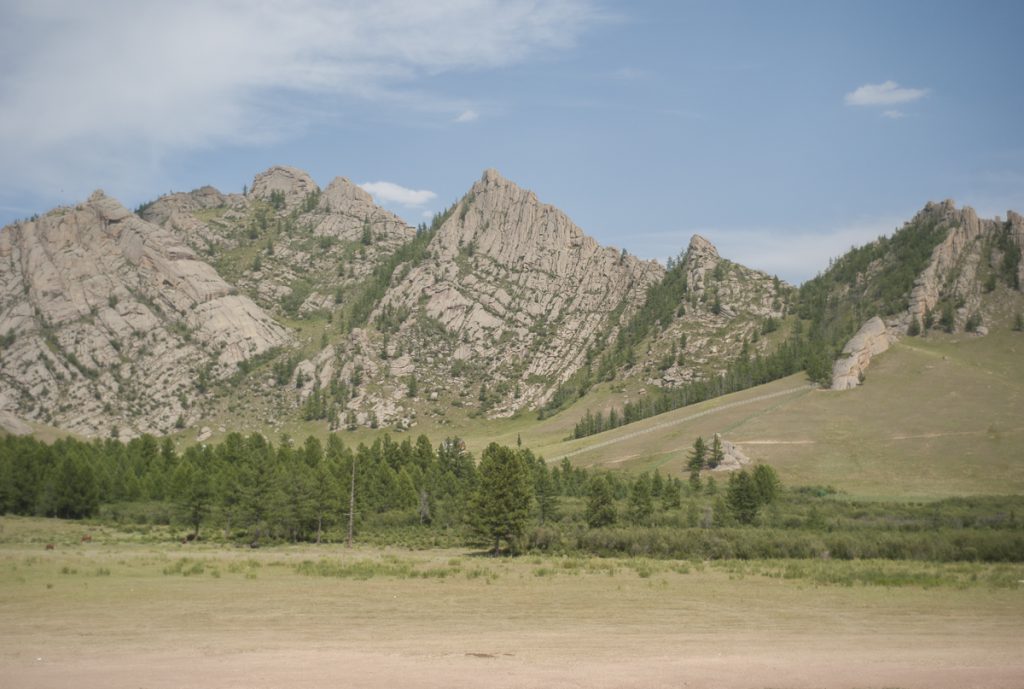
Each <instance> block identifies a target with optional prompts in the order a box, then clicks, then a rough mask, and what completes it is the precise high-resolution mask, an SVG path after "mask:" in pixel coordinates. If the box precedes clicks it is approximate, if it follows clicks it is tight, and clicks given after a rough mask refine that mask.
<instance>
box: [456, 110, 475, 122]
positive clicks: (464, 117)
mask: <svg viewBox="0 0 1024 689" xmlns="http://www.w3.org/2000/svg"><path fill="white" fill-rule="evenodd" d="M478 119H480V113H478V112H477V111H476V110H463V111H462V112H460V113H459V114H458V115H457V116H456V117H455V119H454V120H452V121H453V122H458V123H459V124H463V123H466V122H475V121H476V120H478Z"/></svg>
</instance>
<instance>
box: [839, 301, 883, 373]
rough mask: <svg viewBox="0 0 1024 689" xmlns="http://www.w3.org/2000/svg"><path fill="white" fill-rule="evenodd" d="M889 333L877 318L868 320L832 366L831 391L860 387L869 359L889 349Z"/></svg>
mask: <svg viewBox="0 0 1024 689" xmlns="http://www.w3.org/2000/svg"><path fill="white" fill-rule="evenodd" d="M889 344H890V339H889V332H888V330H887V329H886V327H885V323H884V322H882V319H881V318H879V317H878V316H875V317H874V318H871V319H869V320H868V321H867V322H866V323H864V325H862V326H861V327H860V330H858V331H857V334H856V335H854V336H853V337H852V338H850V341H849V342H847V343H846V346H845V347H843V352H842V354H841V355H840V356H839V358H838V359H836V361H835V363H834V364H833V365H832V389H833V390H849V389H851V388H855V387H857V386H858V385H860V381H861V377H862V376H863V375H864V371H866V370H867V368H868V366H869V365H870V363H871V357H873V356H875V355H877V354H881V353H882V352H884V351H885V350H887V349H889Z"/></svg>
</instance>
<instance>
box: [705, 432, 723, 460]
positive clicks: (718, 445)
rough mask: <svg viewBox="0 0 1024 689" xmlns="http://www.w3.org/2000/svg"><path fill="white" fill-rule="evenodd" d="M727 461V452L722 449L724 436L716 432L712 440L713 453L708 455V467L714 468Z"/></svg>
mask: <svg viewBox="0 0 1024 689" xmlns="http://www.w3.org/2000/svg"><path fill="white" fill-rule="evenodd" d="M724 461H725V452H724V451H723V450H722V436H720V435H718V434H717V433H715V437H714V439H713V440H712V441H711V454H710V456H709V457H708V468H709V469H714V468H715V467H717V466H718V465H719V464H721V463H722V462H724Z"/></svg>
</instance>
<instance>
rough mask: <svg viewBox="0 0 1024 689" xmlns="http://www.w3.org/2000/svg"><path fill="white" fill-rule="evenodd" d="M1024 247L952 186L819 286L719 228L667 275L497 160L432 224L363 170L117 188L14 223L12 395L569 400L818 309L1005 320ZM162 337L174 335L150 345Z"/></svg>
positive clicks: (169, 425) (657, 378) (117, 406)
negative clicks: (241, 188)
mask: <svg viewBox="0 0 1024 689" xmlns="http://www.w3.org/2000/svg"><path fill="white" fill-rule="evenodd" d="M68 214H70V216H71V217H72V218H75V220H74V222H73V223H70V224H69V223H68V222H65V221H62V220H60V219H61V218H63V217H64V216H65V215H68ZM40 223H42V224H41V225H40ZM62 223H63V224H62ZM38 227H42V228H44V229H46V230H47V231H53V232H56V230H54V228H58V227H60V228H63V229H61V231H60V232H56V234H55V235H54V236H55V237H57V239H55V240H54V242H55V243H54V247H49V244H48V243H47V242H42V244H40V242H39V241H37V240H34V239H33V240H31V241H30V240H29V239H27V237H28V234H30V233H32V232H35V231H36V229H37V228H38ZM76 228H77V229H76ZM110 232H113V233H114V234H116V235H117V237H115V238H113V239H111V238H110V237H108V238H107V239H106V240H105V243H104V242H99V241H95V240H97V239H98V238H102V237H107V235H105V234H104V233H108V234H110ZM121 234H124V239H123V240H122V239H120V237H121ZM26 241H27V242H28V243H29V244H31V245H32V246H31V247H30V249H29V250H28V253H27V254H26V253H25V246H22V245H23V244H25V243H26ZM147 242H148V244H147ZM37 245H38V246H37ZM1021 246H1024V220H1022V219H1021V216H1020V215H1018V214H1016V213H1014V212H1012V211H1011V212H1009V213H1008V215H1007V219H1006V221H1005V222H1004V221H1002V220H1001V219H999V218H997V219H995V220H983V219H979V218H978V217H977V215H976V214H975V213H974V211H973V210H972V209H970V208H969V207H964V208H962V209H959V210H958V209H956V207H955V205H954V204H953V203H952V202H951V201H944V202H941V203H929V204H928V205H926V206H925V208H924V209H922V211H921V212H919V213H918V214H917V215H915V217H914V218H913V219H911V220H910V221H908V223H907V224H906V225H905V226H904V228H901V230H899V231H897V232H896V233H895V234H894V235H893V236H892V237H891V238H882V239H880V240H878V242H873V243H870V244H868V245H865V246H864V247H861V248H859V249H856V250H854V251H852V252H850V253H849V254H847V255H844V257H842V258H841V259H839V260H838V261H837V262H836V263H835V264H833V265H832V266H831V267H830V268H829V269H828V270H826V271H824V272H823V273H821V274H819V276H818V277H816V278H814V279H812V280H810V281H808V282H807V283H804V285H802V286H801V287H800V288H795V287H792V286H790V285H787V284H785V283H784V282H782V281H780V280H779V279H778V278H777V277H774V276H770V275H767V274H765V273H763V272H761V271H756V270H752V269H749V268H746V267H744V266H740V265H739V264H736V263H734V262H732V261H729V260H727V259H725V258H722V257H721V256H720V255H719V254H718V251H717V249H716V248H715V247H714V245H713V244H711V242H709V241H708V240H707V239H706V238H704V237H702V236H700V235H694V236H693V237H692V238H691V240H690V242H689V245H688V247H687V249H686V251H684V252H682V253H680V255H679V256H678V258H677V259H670V260H669V263H668V266H667V267H665V266H662V265H661V264H659V263H658V262H656V261H644V260H642V259H639V258H637V257H635V256H632V255H630V254H629V252H628V251H626V250H625V249H616V248H614V247H605V246H601V245H600V244H599V243H598V242H597V241H596V240H594V239H593V238H591V237H590V236H588V235H587V234H586V233H585V232H584V231H583V230H582V229H581V228H579V227H578V226H577V225H576V224H575V223H574V222H573V221H572V220H571V219H570V218H569V217H568V216H567V215H565V213H563V212H562V211H560V210H559V209H558V208H556V207H555V206H552V205H550V204H547V203H543V202H541V201H540V199H538V197H537V196H536V194H534V192H532V191H530V190H528V189H524V188H521V187H519V186H518V185H516V184H515V183H513V182H511V181H509V180H507V179H505V178H504V177H502V176H501V174H500V173H499V172H498V171H497V170H494V169H488V170H485V171H484V172H483V174H482V175H481V177H480V178H479V179H478V180H477V181H476V182H475V183H474V184H473V185H472V186H471V187H470V189H469V191H468V192H467V193H466V194H465V195H464V196H463V197H462V198H461V199H460V200H459V201H457V202H456V203H455V204H454V205H453V206H452V207H451V208H449V209H447V210H446V211H445V212H443V213H441V214H439V215H438V216H436V217H435V220H434V222H433V223H432V224H431V225H430V226H429V227H428V226H427V225H421V226H420V227H419V228H412V227H410V226H409V225H407V224H406V223H405V221H403V220H402V219H401V218H398V217H397V216H395V215H394V214H392V213H390V212H389V211H386V210H384V209H383V208H381V207H380V206H377V205H376V204H375V203H374V202H373V198H372V196H371V195H370V194H368V193H367V192H366V191H365V190H363V189H361V188H360V187H358V186H357V185H355V184H353V183H352V182H351V181H350V180H348V179H347V178H344V177H336V178H334V179H333V180H332V181H331V182H330V183H329V184H328V185H327V186H326V187H324V188H321V187H320V186H319V185H317V183H316V182H315V181H314V180H313V179H312V177H310V176H309V175H308V174H307V173H305V172H304V171H302V170H299V169H297V168H293V167H289V166H280V165H278V166H273V167H271V168H268V169H267V170H265V171H263V172H261V173H258V174H257V175H255V176H254V179H253V182H252V184H251V186H250V185H247V187H246V190H245V193H243V194H224V193H221V192H220V191H218V190H217V189H215V188H213V187H209V186H207V187H200V188H199V189H196V190H193V191H191V192H186V193H174V194H168V195H165V196H162V197H160V198H158V199H155V200H154V201H153V202H151V203H148V204H144V205H143V206H141V207H140V208H139V209H138V211H137V214H133V213H131V212H130V211H128V210H127V209H125V208H123V206H121V205H120V204H118V203H117V202H116V201H114V200H112V199H109V198H108V197H106V196H105V195H103V194H102V193H101V192H98V193H97V194H94V195H93V196H92V197H90V199H89V200H88V201H86V202H84V203H83V204H78V205H77V206H73V207H65V208H63V209H54V211H51V212H50V213H47V214H46V215H44V216H42V218H39V219H36V220H28V221H22V222H19V223H15V224H13V225H10V226H8V227H7V228H4V230H3V232H2V233H0V266H3V271H2V273H0V286H2V290H0V333H4V334H5V335H4V338H5V339H4V341H3V342H0V344H2V345H3V347H2V348H0V378H2V379H3V380H4V381H5V390H4V391H3V393H2V394H0V411H3V412H4V414H5V415H6V416H11V417H12V418H19V417H20V418H23V419H27V420H32V421H36V422H42V423H51V424H53V425H57V426H60V427H64V428H68V429H69V430H74V431H76V432H80V433H83V434H85V435H107V434H112V433H115V432H120V433H124V434H126V435H132V434H137V433H140V432H154V433H167V432H174V431H176V430H180V429H181V427H183V426H184V427H191V428H197V427H198V426H199V425H201V424H202V423H204V422H206V423H213V422H212V421H210V419H212V418H215V417H217V416H218V414H220V415H221V416H223V414H224V413H225V410H226V409H230V408H233V407H234V408H238V409H239V410H248V411H246V412H245V413H246V415H247V416H251V417H257V418H265V419H267V422H268V423H271V420H273V424H272V425H273V427H278V428H279V427H280V424H281V423H282V419H288V418H304V419H307V420H312V421H320V420H322V421H325V422H326V423H327V425H328V427H329V428H340V427H342V426H344V425H348V426H349V427H354V426H360V425H363V426H371V427H378V426H392V425H393V426H395V427H396V428H399V429H401V428H409V427H411V426H413V425H416V424H417V423H419V422H420V421H421V420H429V421H430V423H432V424H435V425H437V424H439V425H442V426H443V425H444V424H445V423H447V422H448V419H447V417H448V415H449V414H451V413H455V414H457V415H469V416H471V417H473V416H482V417H507V416H510V415H514V414H518V413H520V412H522V411H524V410H526V409H538V408H541V409H546V410H548V411H549V413H554V412H556V411H557V410H558V409H560V408H561V407H562V406H563V405H564V404H565V403H566V402H568V401H571V400H572V399H575V398H576V397H579V396H581V395H583V394H585V393H586V391H587V390H588V389H589V388H590V386H591V385H592V384H594V383H595V382H600V381H621V383H615V384H616V385H619V384H624V385H627V386H639V387H636V388H635V389H636V391H637V392H638V393H639V394H643V393H644V391H645V390H655V391H656V390H658V389H664V390H671V389H672V388H674V387H678V386H686V385H690V384H691V383H694V382H699V381H702V380H712V379H714V378H715V377H717V376H721V375H724V373H725V372H726V370H731V368H730V367H731V366H732V365H733V364H734V362H736V361H739V360H741V359H742V358H744V357H752V356H767V355H768V354H770V353H771V352H773V351H775V350H776V349H777V348H778V347H780V346H781V345H782V344H783V343H784V341H785V339H786V338H787V337H789V336H790V335H791V334H792V330H793V328H796V327H799V326H800V323H801V322H807V323H809V324H810V327H811V329H812V333H814V332H816V333H817V335H815V336H816V337H819V338H820V339H821V340H822V341H825V342H831V343H832V344H831V351H832V355H835V354H838V353H839V350H840V349H841V348H842V347H843V345H844V344H845V343H846V341H847V339H848V338H849V337H850V336H851V335H852V334H853V333H854V331H855V330H856V329H857V328H859V327H860V326H861V325H863V323H864V322H866V321H867V320H868V319H869V318H870V317H871V316H876V315H879V316H882V318H883V320H884V322H885V328H886V330H887V332H888V337H889V338H899V337H904V336H907V334H908V333H909V332H911V331H913V330H914V329H915V327H916V328H917V329H920V328H921V327H922V326H923V325H924V320H925V316H926V312H927V313H928V314H931V318H932V319H933V320H934V321H938V320H939V319H940V318H941V319H942V320H943V323H945V322H946V321H947V320H949V319H951V320H952V324H951V326H950V327H951V328H952V329H953V330H964V329H971V330H978V329H979V328H980V329H981V330H984V329H985V328H987V327H988V324H987V321H989V320H992V319H994V318H995V316H994V315H990V314H994V313H995V311H994V310H993V309H995V307H994V306H993V304H996V306H998V303H999V302H998V299H1003V300H1004V301H1006V300H1007V299H1011V297H1009V296H1006V295H1009V294H1011V293H1012V294H1018V293H1019V288H1020V284H1021V278H1022V276H1021V272H1024V265H1022V262H1021V261H1020V248H1021ZM57 247H59V249H58V248H57ZM51 248H52V249H53V250H51ZM33 251H34V253H33ZM15 254H17V256H18V260H15V259H12V258H11V257H12V256H14V255H15ZM23 254H24V255H28V254H31V255H34V256H35V255H37V256H40V257H44V256H45V257H47V258H46V259H45V260H44V259H42V258H41V259H39V260H37V261H35V262H28V263H25V262H24V261H21V262H19V261H20V257H21V256H22V255H23ZM908 256H909V258H908ZM55 257H56V258H55ZM61 257H63V258H61ZM1014 257H1016V260H1015V261H1014V260H1013V259H1014ZM71 262H74V265H71ZM75 266H78V267H77V268H76V267H75ZM83 266H84V267H83ZM921 266H924V267H923V268H922V267H921ZM115 278H116V279H115ZM33 280H34V282H33ZM154 280H155V282H154ZM873 285H874V286H877V288H876V287H873ZM907 285H909V286H907ZM999 285H1002V286H1001V287H999ZM905 286H906V287H905ZM997 288H998V289H997ZM1007 290H1009V291H1007ZM164 291H166V293H164ZM901 294H902V295H903V296H900V295H901ZM68 295H70V296H68ZM993 299H996V300H997V301H996V302H993ZM154 305H155V306H154ZM830 305H831V306H830ZM950 308H952V310H953V315H952V316H949V317H948V318H947V315H946V311H948V310H949V309H950ZM36 310H38V312H39V313H38V314H37V313H36ZM996 310H997V309H996ZM869 312H871V313H869ZM112 314H117V315H116V316H115V315H112ZM118 317H119V318H121V319H122V320H127V321H128V322H131V323H134V324H135V326H138V327H135V326H133V327H131V328H128V330H127V331H126V332H127V333H128V334H127V335H126V334H125V333H122V332H120V331H119V330H118V329H117V328H114V326H112V325H110V322H113V320H114V319H116V318H118ZM816 318H817V319H818V320H815V319H816ZM1004 320H1005V319H1004ZM97 321H98V322H99V325H96V322H97ZM108 321H109V322H108ZM976 321H977V322H976ZM915 322H916V323H918V325H917V326H914V325H912V324H913V323H915ZM931 325H932V327H938V326H937V325H936V324H935V323H932V324H931ZM968 326H970V328H968ZM943 327H945V326H943ZM122 329H123V328H122ZM815 329H817V330H815ZM96 330H98V331H99V332H101V333H102V336H97V335H96V334H95V332H94V331H96ZM147 330H148V331H152V333H155V334H150V335H146V331H147ZM140 332H141V333H143V335H146V337H148V338H149V339H148V340H147V342H149V343H150V344H149V347H148V348H147V347H144V346H142V345H135V344H131V345H129V346H126V344H125V342H124V340H126V339H131V340H132V341H133V343H134V340H135V339H139V338H138V336H137V335H136V333H140ZM7 333H9V334H7ZM115 340H116V341H117V345H118V347H121V349H115V347H114V345H113V344H112V342H113V341H115ZM156 342H159V343H160V346H159V347H157V346H156V344H155V343H156ZM246 343H248V344H246ZM104 348H105V349H104ZM101 350H102V351H104V352H105V353H104V354H100V352H101ZM106 350H109V351H106ZM151 350H155V351H158V352H160V354H161V356H162V357H163V358H162V359H161V360H160V361H159V362H156V361H152V357H153V351H151ZM111 352H115V353H116V356H115V355H113V354H111ZM851 354H853V355H856V354H857V353H856V352H853V353H851ZM51 369H52V370H51ZM141 369H149V372H148V373H147V372H146V371H142V370H141ZM175 370H177V374H174V371H175ZM42 371H45V372H46V373H45V374H44V373H42ZM260 371H263V372H264V373H259V372H260ZM862 373H863V371H860V370H858V371H857V372H854V373H850V372H849V371H848V372H847V373H846V374H845V375H846V379H847V381H850V380H853V381H854V383H853V384H856V379H858V378H859V376H860V375H861V374H862ZM58 374H59V376H63V379H61V378H59V377H58ZM150 374H152V375H150ZM267 376H270V377H269V378H268V377H267ZM125 379H128V380H125ZM189 380H192V381H199V383H198V384H193V385H191V386H190V385H189ZM169 381H171V384H169ZM122 388H123V389H122ZM161 388H163V390H162V389H161ZM44 389H45V390H47V392H45V393H44V392H43V390H44ZM170 390H173V391H174V392H173V393H172V392H169V391H170ZM57 399H62V400H66V401H62V402H60V403H57V402H51V401H50V400H57ZM232 400H234V401H232ZM71 401H73V402H74V403H72V402H71ZM69 404H70V405H71V406H72V407H76V408H77V413H72V412H71V409H69V408H68V406H69ZM133 408H134V409H133ZM218 410H220V411H218ZM6 416H5V418H6ZM8 425H10V424H8ZM22 430H23V429H22Z"/></svg>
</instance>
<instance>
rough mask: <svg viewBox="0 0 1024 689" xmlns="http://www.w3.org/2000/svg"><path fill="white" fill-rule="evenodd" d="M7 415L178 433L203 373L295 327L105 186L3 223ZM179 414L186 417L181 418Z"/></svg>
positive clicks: (1, 372)
mask: <svg viewBox="0 0 1024 689" xmlns="http://www.w3.org/2000/svg"><path fill="white" fill-rule="evenodd" d="M0 333H5V334H7V338H8V339H10V340H12V342H11V344H10V345H9V346H8V347H6V348H5V349H4V350H3V353H2V359H0V380H2V381H3V386H4V388H5V389H6V390H7V393H8V394H7V395H6V396H5V399H6V400H8V401H7V405H8V407H9V408H8V409H7V411H9V412H12V413H16V414H18V415H19V416H21V417H22V418H26V419H31V420H37V421H42V422H45V423H50V424H54V425H58V426H60V427H62V428H66V429H69V430H73V431H76V432H79V433H81V434H84V435H107V434H109V433H111V432H112V431H113V429H117V431H118V432H120V433H121V434H123V435H133V434H137V433H140V432H146V431H150V432H163V431H167V430H169V429H170V428H171V427H172V426H173V425H174V424H175V422H176V421H177V420H178V419H179V418H180V419H182V422H184V421H185V420H187V418H188V417H189V415H190V413H191V412H190V409H191V405H192V402H193V401H194V400H195V399H196V397H197V396H198V395H200V394H201V392H200V391H198V390H197V380H200V381H202V380H216V379H217V378H218V377H222V376H226V375H228V374H230V373H231V372H233V371H234V369H235V367H236V365H237V364H238V363H239V362H241V361H244V360H246V359H248V358H250V357H252V356H254V355H256V354H260V353H262V352H264V351H266V350H268V349H270V348H271V347H275V346H278V345H281V344H284V343H285V342H287V341H288V339H289V335H288V332H287V331H286V329H285V328H283V327H281V326H280V325H278V324H277V323H276V322H275V321H273V320H272V319H271V318H270V317H269V316H267V314H266V313H264V312H263V311H262V310H261V309H260V308H259V307H258V306H257V305H256V304H254V303H253V302H252V301H251V300H250V299H248V298H247V297H244V296H241V295H238V294H237V293H236V290H235V289H234V288H233V287H231V285H229V284H228V283H227V282H225V281H224V280H223V279H221V277H220V276H219V275H218V274H217V271H216V270H214V269H213V268H212V267H211V266H210V265H209V264H207V263H205V262H203V261H202V260H200V259H199V258H198V257H197V255H196V254H195V253H194V252H193V251H192V250H191V249H189V248H188V247H187V246H185V245H184V244H183V243H182V242H181V241H180V240H179V239H178V238H176V237H175V236H174V235H173V234H171V233H170V232H168V231H166V230H164V229H162V228H160V227H158V226H156V225H154V224H151V223H148V222H145V221H144V220H142V219H140V218H139V217H138V216H136V215H134V214H133V213H131V212H130V211H128V210H127V209H125V208H124V207H123V206H121V205H120V204H119V203H118V202H117V201H115V200H114V199H111V198H109V197H107V196H105V195H104V194H103V193H102V192H96V193H95V194H93V195H92V196H91V197H90V198H89V200H88V201H87V202H86V203H84V204H81V205H78V206H75V207H72V208H59V209H57V210H54V211H51V212H50V213H48V214H46V215H45V216H43V217H41V218H38V219H36V220H31V221H25V222H19V223H17V224H15V225H12V226H9V227H6V228H4V229H3V231H2V232H0ZM179 423H181V422H179Z"/></svg>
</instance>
